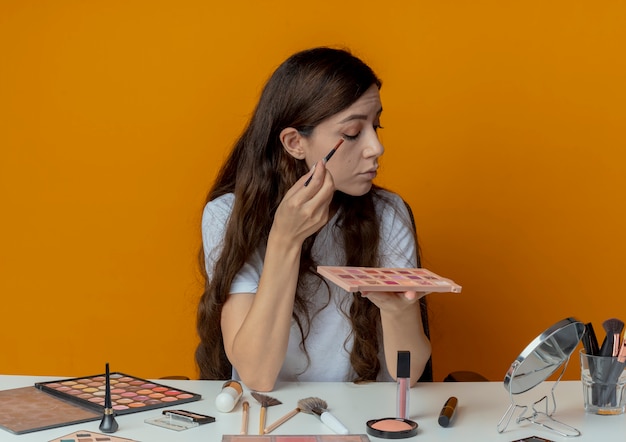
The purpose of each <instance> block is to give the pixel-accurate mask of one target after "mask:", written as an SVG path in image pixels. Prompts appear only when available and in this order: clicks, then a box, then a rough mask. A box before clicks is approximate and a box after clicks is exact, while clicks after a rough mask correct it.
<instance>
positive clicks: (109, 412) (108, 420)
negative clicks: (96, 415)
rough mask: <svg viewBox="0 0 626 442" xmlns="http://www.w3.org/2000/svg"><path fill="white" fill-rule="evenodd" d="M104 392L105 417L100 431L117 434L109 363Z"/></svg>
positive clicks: (117, 426)
mask: <svg viewBox="0 0 626 442" xmlns="http://www.w3.org/2000/svg"><path fill="white" fill-rule="evenodd" d="M105 382H106V384H105V390H104V415H103V416H102V421H101V422H100V431H102V432H103V433H115V432H116V431H117V429H118V428H119V425H118V424H117V421H116V420H115V413H114V411H113V405H112V404H111V380H110V376H109V363H108V362H107V364H106V379H105Z"/></svg>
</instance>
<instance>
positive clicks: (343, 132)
mask: <svg viewBox="0 0 626 442" xmlns="http://www.w3.org/2000/svg"><path fill="white" fill-rule="evenodd" d="M382 110H383V108H382V104H381V101H380V93H379V91H378V87H376V85H372V86H371V87H370V88H369V89H368V90H367V91H366V92H365V93H364V94H363V95H362V96H361V97H360V98H359V99H358V100H357V101H355V102H354V103H353V104H352V105H351V106H350V107H348V108H346V109H344V110H342V111H341V112H339V113H337V114H335V115H333V116H331V117H329V118H327V119H326V120H324V121H322V122H321V123H320V124H318V125H317V126H316V127H315V129H314V130H313V132H312V134H311V135H310V136H309V137H307V138H306V139H304V140H303V142H304V145H303V146H304V152H305V161H306V163H307V165H308V166H309V168H310V167H313V164H315V163H316V162H317V161H320V160H322V158H324V157H325V156H326V155H327V154H328V152H329V151H330V150H331V149H332V148H333V147H334V146H335V145H336V144H337V142H338V141H339V140H340V139H341V138H342V137H343V138H344V142H343V144H342V145H341V146H340V147H339V148H338V149H337V151H336V152H335V154H334V155H333V157H332V158H331V159H330V160H329V161H328V164H327V165H326V168H327V169H328V171H329V172H330V173H331V175H332V176H333V180H334V182H335V188H336V189H337V190H340V191H341V192H344V193H346V194H348V195H352V196H360V195H364V194H365V193H367V192H368V191H369V190H370V188H371V187H372V180H373V179H374V178H376V170H377V169H378V158H379V157H380V156H381V155H382V154H383V152H384V150H385V149H384V147H383V145H382V144H381V143H380V140H379V139H378V133H377V131H378V129H379V128H380V114H381V113H382Z"/></svg>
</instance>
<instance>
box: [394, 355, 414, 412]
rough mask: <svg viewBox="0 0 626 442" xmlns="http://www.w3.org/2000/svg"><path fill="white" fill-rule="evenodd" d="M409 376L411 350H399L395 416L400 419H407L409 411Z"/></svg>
mask: <svg viewBox="0 0 626 442" xmlns="http://www.w3.org/2000/svg"><path fill="white" fill-rule="evenodd" d="M410 378H411V352H409V351H402V350H401V351H399V352H398V363H397V370H396V382H397V384H398V387H397V399H398V404H397V407H396V416H397V417H399V418H400V419H408V417H407V414H408V411H409V386H410Z"/></svg>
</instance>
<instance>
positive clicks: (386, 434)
mask: <svg viewBox="0 0 626 442" xmlns="http://www.w3.org/2000/svg"><path fill="white" fill-rule="evenodd" d="M367 434H369V435H370V436H375V437H380V438H382V439H405V438H407V437H413V436H415V435H416V434H417V422H413V421H412V420H408V419H401V418H397V417H386V418H383V419H372V420H370V421H367Z"/></svg>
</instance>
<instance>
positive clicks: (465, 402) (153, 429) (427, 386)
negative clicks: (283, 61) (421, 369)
mask: <svg viewBox="0 0 626 442" xmlns="http://www.w3.org/2000/svg"><path fill="white" fill-rule="evenodd" d="M56 379H61V378H59V377H35V376H6V375H5V376H0V390H6V389H10V388H17V387H25V386H32V385H33V384H34V383H35V382H44V381H50V380H56ZM158 382H159V383H163V384H166V385H169V386H172V387H176V388H180V389H183V390H187V391H191V392H194V393H198V394H201V395H202V400H200V401H197V402H191V403H187V404H183V405H182V406H179V407H177V408H182V409H185V410H190V411H194V412H198V413H203V414H208V415H211V416H214V417H215V418H216V421H215V422H214V423H211V424H206V425H201V426H199V427H196V428H191V429H188V430H185V431H181V432H177V431H172V430H168V429H165V428H161V427H157V426H154V425H149V424H146V423H145V422H144V420H145V419H150V418H154V417H159V416H160V415H161V410H149V411H144V412H139V413H134V414H129V415H124V416H118V417H117V418H116V419H117V422H118V424H119V430H118V431H117V432H116V433H115V434H114V435H115V436H119V437H124V438H129V439H134V440H138V441H151V442H153V441H154V442H159V441H215V442H219V441H221V437H222V435H223V434H239V431H240V428H241V417H242V406H241V402H239V404H238V405H237V406H236V408H235V409H234V410H233V411H231V412H230V413H220V412H218V411H217V409H216V408H215V397H216V396H217V394H218V393H219V392H220V391H221V387H222V384H223V382H221V381H176V380H159V381H158ZM551 386H552V383H549V382H544V383H543V384H542V385H540V386H538V387H536V388H535V389H533V390H531V391H530V392H528V393H524V394H523V395H516V396H514V400H515V403H516V404H526V403H528V404H530V403H532V402H533V401H535V400H538V399H540V398H541V397H542V396H543V395H545V394H548V395H549V394H550V387H551ZM555 393H556V399H557V409H556V412H555V413H554V417H555V418H557V419H558V420H560V421H562V422H564V423H566V424H568V425H571V426H573V427H575V428H577V429H578V430H580V432H581V435H580V436H578V437H573V438H572V437H569V438H568V437H562V436H559V435H557V434H555V433H553V432H550V431H548V430H545V429H543V428H541V427H539V426H536V425H533V424H531V423H529V422H522V423H517V422H516V421H515V418H514V419H513V420H512V421H511V423H510V424H509V426H508V428H507V429H506V430H505V431H504V432H502V433H499V432H498V431H497V428H496V427H497V425H498V422H499V421H500V419H501V417H502V416H503V415H504V413H505V412H506V410H507V408H508V407H509V404H510V403H511V398H510V396H509V394H508V392H507V391H506V390H505V388H504V386H503V384H502V383H501V382H478V383H474V382H467V383H439V382H435V383H420V384H418V385H417V386H416V387H414V388H412V389H411V391H410V419H412V420H414V421H415V422H417V423H418V424H419V429H418V434H417V436H414V437H413V438H411V439H409V440H421V441H433V442H436V441H455V442H457V441H514V440H518V439H521V438H524V437H529V436H540V437H544V438H546V439H550V440H553V441H564V440H572V441H601V442H606V441H620V442H623V441H624V440H626V415H619V416H597V415H591V414H587V413H585V411H584V409H583V406H582V388H581V384H580V382H578V381H567V382H561V383H560V384H558V386H557V388H556V390H555ZM268 394H269V395H271V396H272V397H274V398H276V399H278V400H280V401H281V402H282V405H276V406H273V407H270V408H268V411H267V424H268V425H269V424H270V423H272V422H273V421H275V420H276V419H278V418H279V417H281V416H283V415H284V414H286V413H287V412H289V411H291V410H293V409H294V408H295V407H296V406H297V402H298V400H299V399H302V398H306V397H310V396H316V397H319V398H322V399H324V400H325V401H326V402H327V403H328V408H329V411H330V412H331V413H332V414H333V415H334V416H336V417H337V418H338V419H339V420H340V421H341V422H343V423H344V424H345V426H346V427H348V429H349V430H350V433H353V434H365V433H366V426H365V423H366V421H368V420H370V419H376V418H383V417H393V416H394V415H395V413H396V385H395V384H394V383H371V384H366V385H355V384H352V383H325V382H320V383H285V384H279V385H277V386H276V388H275V389H274V391H272V392H271V393H268ZM450 396H456V397H457V398H458V400H459V406H458V408H457V411H456V415H455V416H454V418H453V420H452V423H451V425H450V426H449V427H447V428H442V427H440V426H439V424H438V423H437V418H438V415H439V412H440V410H441V408H442V406H443V404H444V403H445V401H446V400H447V399H448V398H449V397H450ZM243 399H244V400H248V401H249V403H250V416H249V425H248V429H249V433H248V434H257V433H258V429H259V412H260V406H259V404H258V403H257V402H256V401H255V400H254V399H253V398H252V397H251V396H250V392H249V391H248V390H247V389H244V397H243ZM98 426H99V421H95V422H88V423H83V424H77V425H70V426H65V427H60V428H55V429H51V430H45V431H38V432H33V433H27V434H22V435H14V434H12V433H10V432H8V431H6V430H2V429H0V441H20V442H30V441H39V442H41V441H49V440H52V439H55V438H58V437H61V436H63V435H67V434H70V433H72V432H74V431H77V430H86V431H93V432H98V431H99V430H98ZM272 434H333V433H332V430H330V429H329V428H328V427H326V426H325V425H324V424H323V423H321V422H320V421H319V419H318V418H317V417H316V416H313V415H308V414H303V413H300V414H298V415H296V416H295V417H293V418H292V419H290V420H289V421H287V422H286V423H285V424H283V425H282V426H280V427H279V428H278V429H276V430H275V431H274V432H273V433H272ZM369 437H370V439H371V440H372V441H379V440H384V439H379V438H376V437H373V436H369Z"/></svg>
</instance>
